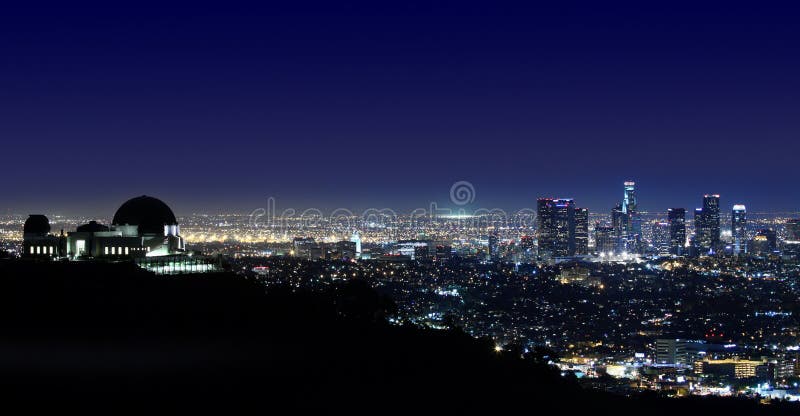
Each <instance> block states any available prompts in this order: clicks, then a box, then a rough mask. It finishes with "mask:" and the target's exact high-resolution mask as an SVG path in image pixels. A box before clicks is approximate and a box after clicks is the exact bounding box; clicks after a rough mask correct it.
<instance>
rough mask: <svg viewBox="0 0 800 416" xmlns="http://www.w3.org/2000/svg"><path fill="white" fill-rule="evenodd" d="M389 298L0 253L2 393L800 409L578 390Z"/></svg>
mask: <svg viewBox="0 0 800 416" xmlns="http://www.w3.org/2000/svg"><path fill="white" fill-rule="evenodd" d="M393 307H394V305H393V303H392V302H391V300H389V299H386V298H383V297H381V296H379V295H377V294H376V293H375V292H374V291H372V290H371V289H370V288H369V287H368V286H367V285H365V284H363V283H361V282H359V281H350V282H347V283H342V284H340V285H336V286H333V287H331V288H330V289H329V290H327V291H326V292H324V293H308V292H301V293H293V292H292V291H291V290H289V289H288V288H277V289H270V290H269V291H266V290H265V289H264V288H263V286H262V285H260V284H258V283H257V282H253V281H247V280H244V279H242V278H238V277H236V276H234V275H230V274H218V275H204V276H179V277H156V276H153V275H151V274H148V273H146V272H143V271H141V270H139V269H136V268H135V267H134V266H132V265H129V264H94V263H33V262H26V261H19V260H0V328H2V337H1V338H0V384H2V385H0V396H2V399H3V404H4V406H11V405H15V406H17V405H21V406H24V408H25V409H26V410H27V412H33V411H37V410H56V411H63V410H68V409H75V408H86V409H91V410H95V411H101V412H104V413H108V414H115V413H121V412H128V411H135V412H137V413H138V412H148V413H149V412H154V413H162V412H166V411H173V410H174V411H179V412H182V413H183V412H189V411H208V410H218V411H225V412H234V413H238V412H239V411H244V410H251V409H254V408H255V409H256V410H260V411H278V409H285V408H286V407H287V406H289V407H290V408H297V409H300V408H304V409H309V408H310V409H317V410H321V411H326V412H332V411H346V412H348V413H375V414H378V413H386V412H396V411H412V412H423V413H429V412H431V411H446V410H479V411H487V412H489V411H491V412H498V411H511V410H518V411H524V412H526V413H534V414H535V413H543V412H550V411H562V412H567V413H570V414H571V413H577V412H590V413H593V414H594V413H596V414H608V413H609V412H613V413H614V414H642V413H643V412H645V414H679V413H680V412H686V413H685V414H703V413H715V414H723V413H724V414H744V413H759V414H761V413H783V412H795V411H797V410H798V408H796V407H794V406H790V405H774V404H773V405H768V406H767V405H759V404H757V403H756V402H754V401H750V400H738V399H680V400H677V399H673V400H669V399H660V398H655V397H649V396H642V397H635V398H625V397H616V396H612V395H609V394H606V393H600V392H595V391H587V390H583V389H581V388H580V387H578V386H577V385H576V384H575V383H573V382H572V381H570V380H568V379H565V378H562V377H560V376H559V375H558V374H557V373H556V372H555V371H554V370H553V369H552V368H550V367H548V366H547V365H545V364H543V361H545V360H544V359H543V357H541V356H538V355H537V354H528V355H527V356H525V357H524V358H522V357H520V354H519V352H513V351H506V352H502V353H497V352H495V351H494V345H493V344H492V343H491V342H490V341H489V340H480V339H478V340H476V339H473V338H471V337H469V336H467V335H465V334H463V333H462V332H460V331H433V330H426V329H419V328H412V327H397V326H390V325H388V324H387V323H386V321H385V316H386V315H387V314H389V313H391V311H392V309H393Z"/></svg>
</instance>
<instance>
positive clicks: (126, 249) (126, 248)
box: [125, 247, 128, 255]
mask: <svg viewBox="0 0 800 416" xmlns="http://www.w3.org/2000/svg"><path fill="white" fill-rule="evenodd" d="M127 254H128V247H125V255H127Z"/></svg>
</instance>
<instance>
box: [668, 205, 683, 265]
mask: <svg viewBox="0 0 800 416" xmlns="http://www.w3.org/2000/svg"><path fill="white" fill-rule="evenodd" d="M667 224H669V246H670V248H669V252H670V254H675V255H678V256H681V255H683V254H685V253H684V252H685V249H686V209H684V208H670V209H668V210H667Z"/></svg>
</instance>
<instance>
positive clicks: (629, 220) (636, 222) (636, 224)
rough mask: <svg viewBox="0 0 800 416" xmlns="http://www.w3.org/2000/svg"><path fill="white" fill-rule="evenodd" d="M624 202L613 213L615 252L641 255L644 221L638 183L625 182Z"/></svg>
mask: <svg viewBox="0 0 800 416" xmlns="http://www.w3.org/2000/svg"><path fill="white" fill-rule="evenodd" d="M622 185H623V194H622V202H621V203H619V204H617V206H616V207H614V209H613V210H612V211H611V217H612V226H613V227H614V230H615V232H616V234H617V244H616V248H615V251H616V252H617V253H620V252H636V253H640V252H641V251H642V250H641V249H642V247H641V235H642V221H641V217H640V215H639V212H638V206H639V205H638V204H639V203H638V200H637V199H636V182H633V181H625V182H624V183H623V184H622Z"/></svg>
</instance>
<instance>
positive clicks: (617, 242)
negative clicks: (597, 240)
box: [611, 204, 630, 253]
mask: <svg viewBox="0 0 800 416" xmlns="http://www.w3.org/2000/svg"><path fill="white" fill-rule="evenodd" d="M623 207H624V204H617V206H616V207H614V209H612V210H611V227H613V229H614V252H616V253H622V252H623V251H627V250H628V223H629V221H628V220H629V219H630V217H628V214H626V213H625V212H624V208H623Z"/></svg>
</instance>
